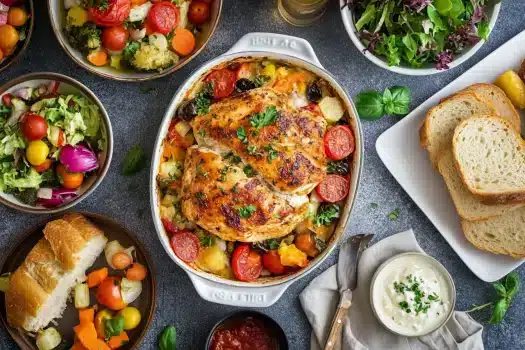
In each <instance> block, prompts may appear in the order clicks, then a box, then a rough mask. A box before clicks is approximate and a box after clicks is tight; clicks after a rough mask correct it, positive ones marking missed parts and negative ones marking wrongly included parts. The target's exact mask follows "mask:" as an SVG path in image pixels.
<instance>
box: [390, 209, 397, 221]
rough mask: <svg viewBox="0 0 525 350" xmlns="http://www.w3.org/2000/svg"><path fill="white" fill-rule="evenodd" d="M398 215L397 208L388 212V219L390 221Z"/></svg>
mask: <svg viewBox="0 0 525 350" xmlns="http://www.w3.org/2000/svg"><path fill="white" fill-rule="evenodd" d="M398 217H399V208H396V209H394V211H393V212H391V213H390V214H388V219H389V220H390V221H394V220H397V218H398Z"/></svg>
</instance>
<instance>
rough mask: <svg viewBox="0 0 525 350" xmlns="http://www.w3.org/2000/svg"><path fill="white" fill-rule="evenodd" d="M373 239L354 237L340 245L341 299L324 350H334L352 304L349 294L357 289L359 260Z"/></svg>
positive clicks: (339, 273) (338, 268)
mask: <svg viewBox="0 0 525 350" xmlns="http://www.w3.org/2000/svg"><path fill="white" fill-rule="evenodd" d="M373 237H374V235H373V234H369V235H363V234H361V235H355V236H352V237H350V238H349V239H348V240H347V241H346V242H344V243H343V244H342V245H341V248H340V250H339V260H338V262H337V285H338V286H339V293H340V295H341V299H340V300H339V305H338V307H337V311H336V313H335V316H334V319H333V321H332V326H331V328H330V333H329V334H328V338H327V340H326V344H325V347H324V349H325V350H332V349H334V348H335V345H336V344H337V341H338V340H339V338H340V336H339V335H340V333H341V329H342V328H343V322H344V320H345V318H346V315H347V313H348V309H350V305H351V304H352V301H351V299H352V298H351V296H352V293H351V292H352V291H353V290H354V289H356V287H357V266H358V264H359V259H360V258H361V254H362V253H363V251H364V250H365V249H366V248H367V247H368V244H369V243H370V240H371V239H372V238H373Z"/></svg>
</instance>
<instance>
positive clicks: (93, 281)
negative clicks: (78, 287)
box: [87, 267, 108, 288]
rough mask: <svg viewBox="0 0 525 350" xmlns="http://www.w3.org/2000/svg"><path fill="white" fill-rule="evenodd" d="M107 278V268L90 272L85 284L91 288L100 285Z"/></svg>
mask: <svg viewBox="0 0 525 350" xmlns="http://www.w3.org/2000/svg"><path fill="white" fill-rule="evenodd" d="M106 277H108V268H107V267H103V268H101V269H100V270H95V271H92V272H90V273H89V274H88V276H87V284H88V287H89V288H93V287H96V286H98V285H99V284H101V283H102V281H103V280H105V279H106Z"/></svg>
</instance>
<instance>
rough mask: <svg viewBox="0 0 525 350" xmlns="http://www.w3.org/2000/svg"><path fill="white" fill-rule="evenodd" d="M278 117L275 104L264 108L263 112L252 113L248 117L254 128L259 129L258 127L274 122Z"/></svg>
mask: <svg viewBox="0 0 525 350" xmlns="http://www.w3.org/2000/svg"><path fill="white" fill-rule="evenodd" d="M278 117H279V113H278V112H277V108H275V106H272V107H268V108H266V110H264V111H263V112H260V113H256V114H254V115H252V116H251V117H250V124H251V126H253V127H254V128H255V129H256V130H259V129H260V128H263V127H265V126H268V125H271V124H272V123H274V122H275V121H276V120H277V118H278Z"/></svg>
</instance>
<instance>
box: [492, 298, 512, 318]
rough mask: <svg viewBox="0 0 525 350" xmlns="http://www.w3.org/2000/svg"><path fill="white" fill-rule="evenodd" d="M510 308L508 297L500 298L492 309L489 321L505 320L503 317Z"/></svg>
mask: <svg viewBox="0 0 525 350" xmlns="http://www.w3.org/2000/svg"><path fill="white" fill-rule="evenodd" d="M508 308H509V304H508V302H507V300H506V299H500V300H498V302H497V303H496V304H495V305H494V308H493V309H492V317H491V318H490V320H489V323H490V324H495V323H500V322H501V320H503V317H505V313H506V312H507V309H508Z"/></svg>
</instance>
